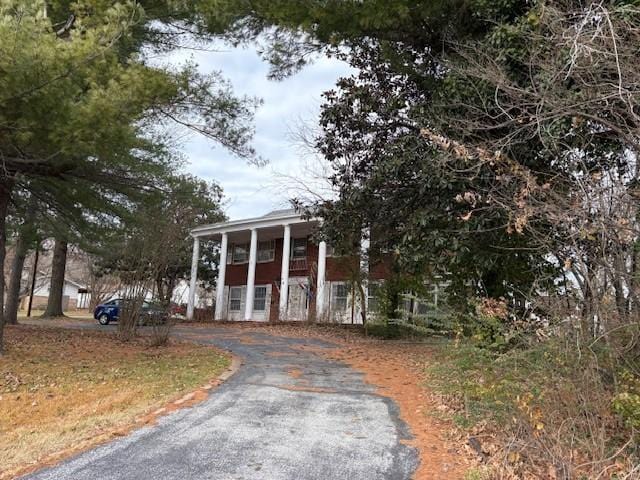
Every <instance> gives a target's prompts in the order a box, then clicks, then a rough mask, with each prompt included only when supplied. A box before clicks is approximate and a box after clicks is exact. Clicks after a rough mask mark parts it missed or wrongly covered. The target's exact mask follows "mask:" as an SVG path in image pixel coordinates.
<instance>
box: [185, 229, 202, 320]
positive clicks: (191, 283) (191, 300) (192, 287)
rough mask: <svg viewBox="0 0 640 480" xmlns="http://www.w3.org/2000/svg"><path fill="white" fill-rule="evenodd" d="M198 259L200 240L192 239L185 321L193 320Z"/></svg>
mask: <svg viewBox="0 0 640 480" xmlns="http://www.w3.org/2000/svg"><path fill="white" fill-rule="evenodd" d="M199 259H200V238H198V237H193V256H192V257H191V278H190V279H189V299H188V300H187V319H188V320H192V319H193V307H194V304H195V302H196V285H197V282H198V260H199Z"/></svg>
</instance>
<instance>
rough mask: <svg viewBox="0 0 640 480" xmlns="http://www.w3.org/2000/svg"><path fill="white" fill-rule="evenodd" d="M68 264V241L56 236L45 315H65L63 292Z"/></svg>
mask: <svg viewBox="0 0 640 480" xmlns="http://www.w3.org/2000/svg"><path fill="white" fill-rule="evenodd" d="M66 266H67V242H66V240H62V239H60V238H56V244H55V246H54V247H53V259H52V261H51V285H50V287H49V299H48V300H47V309H46V310H45V311H44V314H43V315H42V316H43V317H61V316H63V315H64V313H63V311H62V294H63V292H64V271H65V268H66Z"/></svg>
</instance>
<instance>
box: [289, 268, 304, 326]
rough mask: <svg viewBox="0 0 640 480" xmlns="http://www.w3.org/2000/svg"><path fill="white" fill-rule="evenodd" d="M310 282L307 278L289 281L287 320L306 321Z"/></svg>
mask: <svg viewBox="0 0 640 480" xmlns="http://www.w3.org/2000/svg"><path fill="white" fill-rule="evenodd" d="M308 283H309V282H308V281H307V279H306V278H300V279H296V278H291V279H289V302H288V305H287V320H289V321H305V320H306V319H307V310H308V308H309V295H308V289H309V287H308Z"/></svg>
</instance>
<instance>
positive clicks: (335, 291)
mask: <svg viewBox="0 0 640 480" xmlns="http://www.w3.org/2000/svg"><path fill="white" fill-rule="evenodd" d="M348 296H349V290H348V289H347V286H346V285H345V284H344V283H334V284H333V285H332V286H331V300H332V302H331V303H332V304H333V311H334V312H344V311H346V310H347V303H348Z"/></svg>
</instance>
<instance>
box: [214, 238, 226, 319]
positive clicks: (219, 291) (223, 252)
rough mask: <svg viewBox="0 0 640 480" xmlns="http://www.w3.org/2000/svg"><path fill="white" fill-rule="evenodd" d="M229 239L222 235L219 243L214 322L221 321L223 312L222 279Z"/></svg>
mask: <svg viewBox="0 0 640 480" xmlns="http://www.w3.org/2000/svg"><path fill="white" fill-rule="evenodd" d="M228 244H229V239H228V237H227V234H226V233H223V234H222V241H221V243H220V265H219V266H218V281H217V282H216V315H215V317H214V318H215V319H216V320H222V313H223V312H224V305H223V303H224V277H225V275H226V273H227V248H228Z"/></svg>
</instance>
